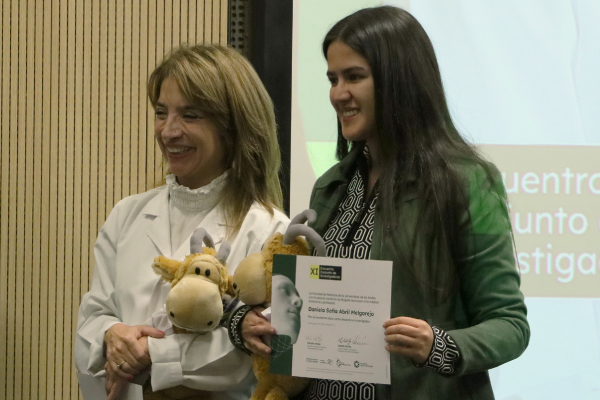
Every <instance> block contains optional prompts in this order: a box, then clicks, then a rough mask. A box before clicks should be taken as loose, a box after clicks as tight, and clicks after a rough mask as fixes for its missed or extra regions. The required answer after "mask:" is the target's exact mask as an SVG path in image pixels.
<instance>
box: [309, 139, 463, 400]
mask: <svg viewBox="0 0 600 400" xmlns="http://www.w3.org/2000/svg"><path fill="white" fill-rule="evenodd" d="M365 150H366V148H365ZM365 156H366V157H365V158H364V159H363V160H362V161H363V163H362V165H359V168H357V170H356V172H355V173H354V176H353V177H352V180H351V181H350V184H349V185H348V189H347V190H346V197H345V198H344V200H343V201H342V203H341V205H340V207H339V209H338V211H337V213H336V215H335V217H334V218H333V220H332V221H331V223H330V224H329V227H328V228H327V230H326V231H325V233H324V235H323V239H324V240H325V246H326V248H327V256H328V257H339V258H354V259H369V258H370V255H371V243H372V240H373V226H374V219H375V206H376V204H377V187H376V186H375V187H374V188H373V190H372V191H371V194H370V195H369V197H368V198H367V199H365V194H366V190H365V182H367V179H366V174H367V171H368V165H367V163H368V156H369V155H368V150H367V151H365ZM432 329H433V333H434V345H433V347H432V351H431V354H430V356H429V358H428V360H427V361H426V362H425V364H423V365H416V367H429V368H433V369H435V370H436V371H437V372H438V373H441V374H444V375H451V374H452V373H454V371H455V368H456V367H455V364H456V363H457V362H458V361H459V360H460V354H459V352H458V349H457V347H456V345H455V344H454V341H453V340H452V338H451V337H450V336H449V335H448V334H447V333H445V332H444V331H443V330H441V329H439V328H437V327H432ZM338 399H340V400H342V399H344V400H358V399H360V400H374V399H375V385H374V384H372V383H359V382H347V381H335V380H326V379H313V380H312V381H311V384H310V386H309V387H308V388H307V390H305V392H304V396H303V400H338Z"/></svg>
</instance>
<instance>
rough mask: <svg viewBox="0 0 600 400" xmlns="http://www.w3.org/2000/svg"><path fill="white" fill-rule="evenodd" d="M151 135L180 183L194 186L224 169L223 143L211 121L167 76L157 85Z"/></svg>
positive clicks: (215, 175)
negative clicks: (156, 98) (157, 95)
mask: <svg viewBox="0 0 600 400" xmlns="http://www.w3.org/2000/svg"><path fill="white" fill-rule="evenodd" d="M154 136H155V137H156V141H157V142H158V145H159V147H160V150H161V151H162V154H163V156H164V157H165V158H166V159H167V161H168V163H169V170H170V172H171V173H172V174H173V175H175V176H176V177H177V182H178V183H179V184H180V185H183V186H187V187H189V188H190V189H196V188H199V187H201V186H204V185H207V184H209V183H210V182H211V181H212V180H213V179H215V178H217V177H218V176H220V175H221V174H222V173H223V172H225V169H226V161H225V145H224V143H223V140H222V138H221V137H220V135H219V133H218V132H217V128H216V126H215V124H214V123H213V122H212V121H211V120H210V119H209V118H206V117H205V115H204V114H203V113H202V112H201V111H200V110H199V109H198V107H195V106H194V105H192V104H190V103H189V102H188V101H187V100H185V98H184V97H183V95H182V94H181V90H180V89H179V86H178V85H177V82H176V81H175V80H174V79H172V78H170V77H169V78H166V79H165V80H164V81H163V82H162V85H161V87H160V96H159V97H158V101H157V102H156V107H155V119H154Z"/></svg>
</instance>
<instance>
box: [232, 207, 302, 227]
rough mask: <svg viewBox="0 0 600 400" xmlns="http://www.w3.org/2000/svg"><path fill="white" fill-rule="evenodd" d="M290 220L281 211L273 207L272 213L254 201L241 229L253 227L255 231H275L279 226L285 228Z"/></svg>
mask: <svg viewBox="0 0 600 400" xmlns="http://www.w3.org/2000/svg"><path fill="white" fill-rule="evenodd" d="M289 222H290V219H289V218H288V217H287V216H286V215H285V214H284V213H282V212H281V211H279V210H277V209H273V215H271V213H269V211H268V210H266V209H265V208H264V207H263V206H261V205H260V204H258V203H254V204H252V206H251V207H250V209H249V210H248V213H247V214H246V217H245V218H244V222H243V223H242V228H241V229H240V230H243V229H252V230H254V231H260V230H269V229H273V231H275V230H277V227H281V226H283V227H284V229H285V227H287V225H288V224H289Z"/></svg>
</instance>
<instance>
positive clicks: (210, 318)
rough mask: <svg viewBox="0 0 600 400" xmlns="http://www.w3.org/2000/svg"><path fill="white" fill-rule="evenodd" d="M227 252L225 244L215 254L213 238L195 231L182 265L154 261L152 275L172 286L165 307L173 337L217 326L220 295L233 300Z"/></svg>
mask: <svg viewBox="0 0 600 400" xmlns="http://www.w3.org/2000/svg"><path fill="white" fill-rule="evenodd" d="M203 242H204V243H205V244H206V247H202V243H203ZM230 250H231V247H230V244H229V243H228V242H224V243H223V244H221V247H220V248H219V252H218V253H217V251H216V250H215V244H214V242H213V240H212V237H211V236H210V235H209V234H208V233H207V232H206V230H204V229H203V228H198V229H196V230H195V231H194V233H193V234H192V236H191V238H190V252H191V253H192V254H190V255H189V256H187V257H186V258H185V259H184V260H183V261H177V260H172V259H169V258H167V257H164V256H158V257H156V258H155V259H154V263H153V264H152V268H153V269H154V272H156V273H157V274H158V275H160V276H161V277H162V279H163V280H165V281H166V282H170V283H171V290H170V291H169V294H168V295H167V302H166V303H167V304H166V307H167V313H168V315H169V319H170V320H171V322H172V323H173V329H174V330H175V333H182V332H186V331H192V332H209V331H211V330H213V329H215V328H216V327H217V326H219V321H220V320H221V317H222V316H223V301H222V299H223V294H224V293H226V292H227V293H229V294H230V295H231V296H234V294H233V290H232V289H231V277H230V276H229V273H228V271H227V267H226V266H225V259H226V258H227V256H228V255H229V252H230ZM175 328H179V329H175Z"/></svg>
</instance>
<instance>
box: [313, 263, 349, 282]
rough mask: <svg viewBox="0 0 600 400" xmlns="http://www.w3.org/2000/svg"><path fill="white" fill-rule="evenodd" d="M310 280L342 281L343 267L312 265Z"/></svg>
mask: <svg viewBox="0 0 600 400" xmlns="http://www.w3.org/2000/svg"><path fill="white" fill-rule="evenodd" d="M310 279H327V280H332V281H341V280H342V267H340V266H334V265H311V266H310Z"/></svg>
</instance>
